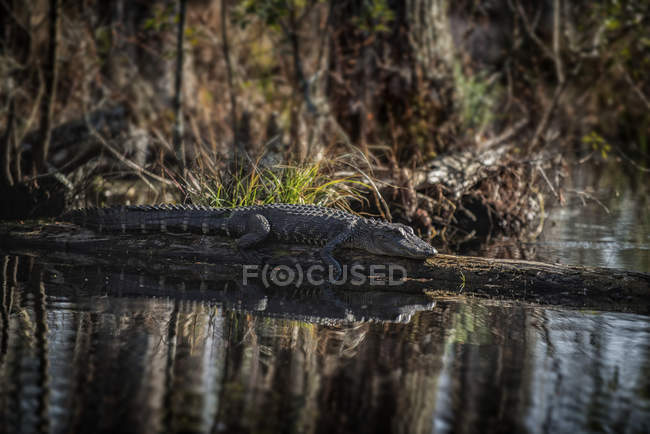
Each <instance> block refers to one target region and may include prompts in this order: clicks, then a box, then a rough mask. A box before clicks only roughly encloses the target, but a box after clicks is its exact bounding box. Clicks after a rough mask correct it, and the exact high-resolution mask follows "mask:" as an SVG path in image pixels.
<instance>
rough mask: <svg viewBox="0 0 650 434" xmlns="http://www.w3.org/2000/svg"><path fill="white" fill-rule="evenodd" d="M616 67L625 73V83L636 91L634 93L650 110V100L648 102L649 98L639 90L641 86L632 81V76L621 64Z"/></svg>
mask: <svg viewBox="0 0 650 434" xmlns="http://www.w3.org/2000/svg"><path fill="white" fill-rule="evenodd" d="M616 67H617V68H618V70H619V71H621V72H622V73H623V77H625V81H627V83H628V84H629V85H630V86H631V87H632V89H633V90H634V93H636V94H637V96H638V97H639V99H640V100H641V101H643V104H645V106H646V108H647V109H648V110H650V100H648V97H647V96H646V95H645V94H644V93H643V91H642V90H641V89H640V88H639V86H638V85H637V84H636V83H635V82H634V81H633V80H632V77H630V74H629V73H628V72H627V71H626V70H625V68H623V66H621V64H620V63H617V64H616Z"/></svg>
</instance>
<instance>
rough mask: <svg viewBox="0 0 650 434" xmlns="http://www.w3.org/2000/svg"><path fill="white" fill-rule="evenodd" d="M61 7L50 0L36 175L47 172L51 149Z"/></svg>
mask: <svg viewBox="0 0 650 434" xmlns="http://www.w3.org/2000/svg"><path fill="white" fill-rule="evenodd" d="M59 8H60V5H59V1H58V0H50V10H49V18H48V22H49V45H48V50H47V60H46V62H45V65H44V66H43V78H44V80H45V95H43V99H42V101H41V114H40V125H39V137H38V141H37V142H36V144H35V146H34V165H35V172H36V173H45V172H46V171H47V165H46V161H47V154H48V151H49V147H50V133H51V129H52V111H53V108H54V102H55V100H56V81H57V69H58V68H57V51H58V42H59V41H58V34H59V14H60V10H59Z"/></svg>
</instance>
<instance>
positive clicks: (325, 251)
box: [320, 231, 350, 280]
mask: <svg viewBox="0 0 650 434" xmlns="http://www.w3.org/2000/svg"><path fill="white" fill-rule="evenodd" d="M349 236H350V231H345V232H343V233H340V234H339V235H337V236H336V237H335V238H334V239H332V240H330V241H328V242H327V244H325V247H323V248H322V249H321V251H320V257H321V259H322V260H323V262H325V264H327V265H328V266H330V267H332V268H334V276H333V277H334V280H339V279H340V278H341V275H342V274H343V269H342V268H341V264H340V263H339V262H338V261H337V260H336V259H334V256H332V253H333V252H334V249H336V248H337V247H338V246H339V245H341V244H342V243H344V242H345V241H346V240H347V238H348V237H349ZM326 272H327V275H329V270H326Z"/></svg>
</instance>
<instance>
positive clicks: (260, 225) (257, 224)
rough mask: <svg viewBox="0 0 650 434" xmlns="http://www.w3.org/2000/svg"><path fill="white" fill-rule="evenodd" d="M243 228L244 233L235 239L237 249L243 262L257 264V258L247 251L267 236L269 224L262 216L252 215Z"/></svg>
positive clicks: (269, 229) (269, 228)
mask: <svg viewBox="0 0 650 434" xmlns="http://www.w3.org/2000/svg"><path fill="white" fill-rule="evenodd" d="M244 228H245V233H244V234H243V235H242V236H241V237H239V238H237V248H238V250H239V252H240V253H241V255H242V256H243V258H244V260H245V261H247V262H254V263H259V262H260V260H259V257H257V255H255V254H254V253H251V251H250V250H249V249H250V248H251V247H253V246H254V245H256V244H258V243H261V242H262V241H264V240H265V239H266V237H268V236H269V233H270V232H271V224H270V223H269V221H268V220H267V219H266V217H264V216H263V215H261V214H253V215H251V216H249V217H248V219H247V220H246V222H245V225H244Z"/></svg>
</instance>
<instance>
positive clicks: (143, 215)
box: [59, 205, 231, 234]
mask: <svg viewBox="0 0 650 434" xmlns="http://www.w3.org/2000/svg"><path fill="white" fill-rule="evenodd" d="M230 213H231V210H230V209H228V208H209V207H204V206H197V205H155V206H150V205H142V206H140V205H138V206H115V207H110V208H83V209H76V210H72V211H69V212H67V213H65V214H63V215H62V216H61V217H60V218H59V220H62V221H65V222H70V223H74V224H76V225H79V226H82V227H86V228H90V229H93V230H97V231H99V232H133V231H139V232H142V233H146V232H198V233H203V234H208V233H215V232H219V231H220V229H221V226H222V223H223V221H224V219H225V218H227V217H228V216H229V215H230Z"/></svg>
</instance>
